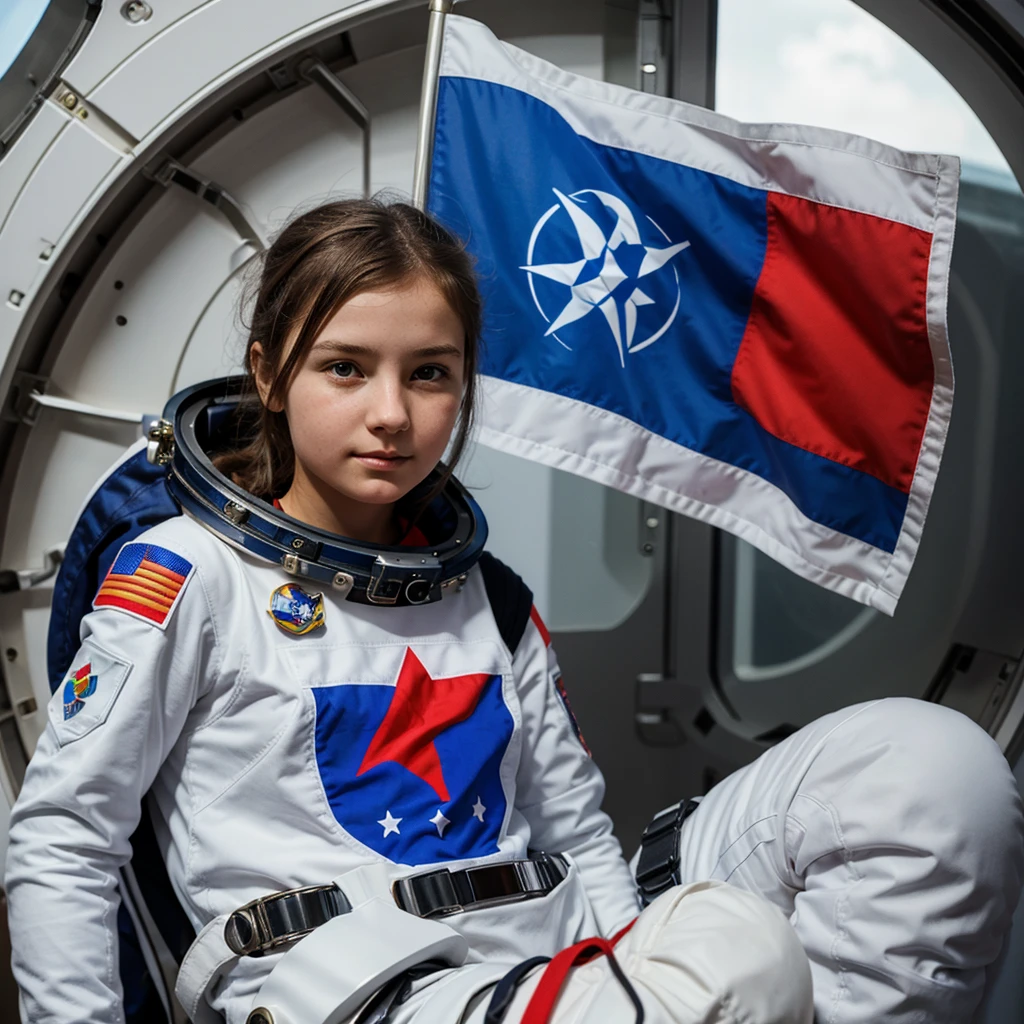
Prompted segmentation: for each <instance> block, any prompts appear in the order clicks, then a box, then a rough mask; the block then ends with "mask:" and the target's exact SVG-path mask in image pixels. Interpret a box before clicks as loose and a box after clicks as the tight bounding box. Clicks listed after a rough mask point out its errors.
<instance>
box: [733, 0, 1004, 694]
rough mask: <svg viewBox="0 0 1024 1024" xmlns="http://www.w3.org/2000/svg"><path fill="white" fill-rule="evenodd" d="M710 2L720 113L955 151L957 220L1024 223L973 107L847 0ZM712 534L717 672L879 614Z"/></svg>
mask: <svg viewBox="0 0 1024 1024" xmlns="http://www.w3.org/2000/svg"><path fill="white" fill-rule="evenodd" d="M718 11H719V21H718V52H717V64H716V85H715V94H716V106H717V109H718V110H720V111H721V112H722V113H724V114H728V115H729V116H730V117H735V118H737V119H739V120H742V121H752V122H765V121H792V122H798V123H803V124H813V125H820V126H823V127H827V128H835V129H839V130H841V131H848V132H854V133H857V134H860V135H867V136H869V137H871V138H875V139H879V140H880V141H882V142H886V143H889V144H891V145H894V146H897V147H899V148H901V149H907V150H924V151H929V152H944V153H952V154H955V155H958V156H959V157H960V158H961V161H962V167H963V172H962V180H963V184H962V186H961V192H960V205H959V213H958V220H959V223H960V224H961V225H963V224H970V225H972V226H973V227H976V228H978V229H980V230H981V231H983V232H984V233H985V235H986V236H987V237H989V238H990V239H992V240H993V241H994V242H996V241H997V236H1001V235H1005V234H1006V233H1007V231H1010V232H1011V233H1013V232H1019V231H1020V229H1021V227H1022V226H1024V198H1022V196H1021V193H1020V189H1019V187H1018V185H1017V182H1016V180H1015V179H1014V177H1013V175H1012V173H1011V171H1010V168H1009V166H1008V165H1007V163H1006V160H1005V159H1004V158H1003V156H1002V154H1001V153H1000V151H999V149H998V147H997V146H996V144H995V142H994V141H993V140H992V137H991V136H990V135H989V134H988V132H987V131H986V130H985V128H984V126H983V125H982V124H981V122H980V121H979V119H978V118H977V116H976V115H975V114H974V112H973V111H972V110H971V108H970V107H969V106H968V105H967V103H966V102H965V101H964V100H963V99H962V97H961V96H960V95H959V94H958V93H957V92H956V91H955V90H954V89H953V87H952V86H951V85H950V84H949V83H948V82H947V81H946V80H945V78H943V77H942V75H941V74H940V73H939V72H938V71H937V70H936V69H935V68H934V67H933V66H932V65H931V64H930V63H929V62H928V61H927V60H925V59H924V57H922V56H921V55H920V54H919V53H918V52H917V51H916V50H914V49H913V48H912V47H911V46H910V45H909V44H908V43H907V42H906V41H905V40H903V39H902V38H901V37H900V36H898V35H897V34H896V33H894V32H893V31H892V30H890V29H889V28H887V27H886V26H885V25H883V24H882V23H881V22H879V21H877V20H876V19H875V18H874V17H872V16H871V15H870V14H868V13H867V12H866V11H865V10H863V9H862V8H861V7H859V6H858V5H857V4H855V3H853V2H851V0H719V3H718ZM1003 250H1004V251H1005V247H1003ZM955 261H956V251H955V249H954V263H955ZM951 331H952V327H951ZM951 338H952V333H951ZM952 340H953V344H954V354H956V338H952ZM954 362H956V360H954ZM958 388H959V381H958ZM940 482H941V481H940ZM721 542H722V545H723V557H722V559H721V563H720V564H721V571H722V573H723V576H722V584H723V585H722V594H723V600H724V603H725V606H724V608H723V612H724V614H725V615H726V617H727V620H728V623H729V625H730V627H731V628H730V629H728V630H727V635H729V636H731V644H730V645H729V646H731V651H724V652H722V653H723V654H724V655H725V656H726V657H727V658H731V665H728V666H725V665H723V666H720V667H721V668H722V669H723V670H724V671H723V673H722V674H723V675H724V676H726V677H731V678H733V679H736V680H739V681H755V680H762V679H769V678H779V677H781V676H785V675H788V674H790V673H793V672H796V671H799V670H802V669H806V668H808V667H810V666H812V665H814V664H815V663H816V662H819V661H824V660H825V659H826V658H828V657H830V656H831V655H832V654H834V653H836V652H837V651H838V650H839V649H840V648H842V647H843V646H844V645H846V644H848V643H850V641H852V640H853V639H854V638H855V637H856V636H858V635H859V634H860V633H861V632H862V631H863V630H864V629H865V628H866V627H867V626H868V625H869V624H870V623H871V621H872V619H873V618H875V617H876V616H877V614H878V613H876V612H874V611H871V610H869V609H865V608H863V607H862V606H861V605H859V604H856V603H854V602H852V601H849V600H847V599H846V598H842V597H839V596H838V595H836V594H833V593H831V592H828V591H825V590H823V589H821V588H819V587H817V586H815V585H814V584H812V583H808V582H807V581H805V580H802V579H800V578H799V577H797V576H795V575H793V574H792V573H790V572H788V571H787V570H785V569H784V568H782V567H781V566H779V565H778V564H776V563H775V562H774V561H772V560H771V559H769V558H768V557H767V556H765V555H763V554H761V552H759V551H757V550H755V549H754V548H752V547H750V546H749V545H747V544H745V543H744V542H742V541H738V540H736V539H735V538H733V537H730V536H725V535H723V536H722V538H721Z"/></svg>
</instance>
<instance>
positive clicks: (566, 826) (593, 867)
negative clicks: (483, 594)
mask: <svg viewBox="0 0 1024 1024" xmlns="http://www.w3.org/2000/svg"><path fill="white" fill-rule="evenodd" d="M513 668H514V670H515V674H516V680H517V685H518V688H519V699H520V703H521V706H522V709H523V733H524V744H523V757H522V761H521V762H520V767H519V774H518V777H517V788H516V793H517V796H516V807H517V809H518V810H519V812H520V813H521V814H522V815H523V816H524V817H525V818H526V820H527V821H528V823H529V825H530V834H531V839H530V845H531V846H532V847H533V848H534V849H536V850H543V851H544V852H545V853H567V854H569V855H570V856H571V857H572V858H573V860H574V861H575V862H576V866H577V868H578V869H579V872H580V878H581V879H582V881H583V887H584V889H585V890H586V892H587V896H588V897H589V899H590V902H591V906H592V907H593V910H594V914H595V916H596V918H597V922H598V926H599V927H600V929H601V931H602V933H603V934H605V935H611V934H613V933H614V932H616V931H618V930H619V929H620V928H622V927H623V926H624V925H626V924H628V923H629V922H630V921H631V920H632V919H633V918H634V917H636V915H637V913H638V910H639V907H638V904H637V899H636V887H635V884H634V882H633V877H632V875H631V874H630V871H629V867H628V866H627V864H626V862H625V860H624V859H623V856H622V847H621V846H620V845H619V841H618V839H616V838H615V836H614V835H613V833H612V822H611V819H610V818H609V817H608V815H607V814H605V813H604V811H602V810H601V801H602V799H603V798H604V788H605V787H604V777H603V776H602V775H601V772H600V769H599V768H598V767H597V765H596V764H595V763H594V761H593V759H592V758H591V756H590V752H589V750H588V749H587V747H586V743H585V741H584V739H583V736H582V733H581V732H580V730H579V726H578V725H577V723H576V719H575V717H574V716H573V713H572V708H571V706H570V705H569V702H568V698H567V696H566V694H565V688H564V686H563V684H562V681H561V673H560V671H559V668H558V662H557V660H556V658H555V653H554V651H553V650H552V648H551V644H550V637H549V636H548V634H547V630H546V629H545V628H544V625H543V623H542V622H541V620H540V618H539V616H538V615H537V614H536V612H534V614H533V615H532V616H531V621H530V622H529V623H528V624H527V627H526V632H525V634H524V635H523V638H522V640H521V641H520V643H519V646H518V648H517V649H516V652H515V657H514V659H513Z"/></svg>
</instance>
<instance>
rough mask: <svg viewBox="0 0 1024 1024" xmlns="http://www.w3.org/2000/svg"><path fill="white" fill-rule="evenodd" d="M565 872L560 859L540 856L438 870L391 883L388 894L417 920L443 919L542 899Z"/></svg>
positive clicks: (566, 870)
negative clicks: (467, 912)
mask: <svg viewBox="0 0 1024 1024" xmlns="http://www.w3.org/2000/svg"><path fill="white" fill-rule="evenodd" d="M568 871H569V867H568V865H567V864H566V862H565V860H564V859H563V858H562V857H560V856H558V855H555V856H548V855H547V854H542V855H540V856H539V857H537V858H534V859H530V860H515V861H507V862H505V863H501V864H485V865H483V866H482V867H478V868H468V869H465V870H462V871H449V870H448V869H447V868H441V869H440V870H438V871H429V872H427V873H425V874H421V875H409V876H408V877H407V878H400V879H398V880H397V881H396V882H394V883H392V886H391V894H392V896H393V897H394V900H395V903H397V904H398V906H399V907H400V908H401V909H402V910H405V911H408V913H410V914H415V915H416V916H417V917H445V916H447V915H448V914H456V913H458V912H459V911H461V910H475V909H476V908H478V907H483V906H496V905H498V904H501V903H518V902H519V901H520V900H526V899H531V898H533V897H536V896H544V895H546V894H547V893H549V892H551V890H552V889H554V887H555V886H556V885H558V884H559V882H561V881H562V880H563V879H564V878H565V877H566V875H567V874H568Z"/></svg>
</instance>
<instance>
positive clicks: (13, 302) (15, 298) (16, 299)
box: [7, 288, 25, 309]
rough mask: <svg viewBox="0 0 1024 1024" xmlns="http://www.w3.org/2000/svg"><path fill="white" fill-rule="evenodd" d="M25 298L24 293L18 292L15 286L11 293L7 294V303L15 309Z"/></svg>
mask: <svg viewBox="0 0 1024 1024" xmlns="http://www.w3.org/2000/svg"><path fill="white" fill-rule="evenodd" d="M24 299H25V293H24V292H19V291H18V289H17V288H12V289H11V294H10V295H8V296H7V305H8V306H13V307H14V308H15V309H17V308H18V307H19V306H20V305H21V304H22V302H23V301H24Z"/></svg>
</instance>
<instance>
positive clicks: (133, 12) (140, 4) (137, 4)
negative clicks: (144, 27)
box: [121, 0, 153, 25]
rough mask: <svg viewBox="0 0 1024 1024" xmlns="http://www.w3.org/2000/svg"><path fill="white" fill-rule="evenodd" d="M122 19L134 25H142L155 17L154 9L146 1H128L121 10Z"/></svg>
mask: <svg viewBox="0 0 1024 1024" xmlns="http://www.w3.org/2000/svg"><path fill="white" fill-rule="evenodd" d="M121 17H122V18H124V20H125V21H127V22H130V23H131V24H132V25H141V24H142V23H143V22H144V21H149V19H150V18H152V17H153V8H152V7H150V6H149V4H147V3H145V2H144V0H128V3H126V4H125V5H124V6H123V7H122V8H121Z"/></svg>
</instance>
